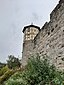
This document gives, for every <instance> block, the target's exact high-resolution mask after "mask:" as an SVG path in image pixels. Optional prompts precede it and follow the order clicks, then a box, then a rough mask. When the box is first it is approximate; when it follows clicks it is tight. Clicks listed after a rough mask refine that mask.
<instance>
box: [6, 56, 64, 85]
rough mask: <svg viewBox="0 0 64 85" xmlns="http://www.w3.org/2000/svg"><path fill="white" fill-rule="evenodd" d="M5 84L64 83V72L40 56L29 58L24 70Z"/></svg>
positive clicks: (48, 84)
mask: <svg viewBox="0 0 64 85" xmlns="http://www.w3.org/2000/svg"><path fill="white" fill-rule="evenodd" d="M5 85H64V73H63V72H59V71H57V70H56V68H55V66H53V65H49V63H48V61H47V59H44V60H41V59H40V57H39V56H37V57H35V58H34V57H31V59H29V61H28V64H27V66H26V69H25V70H24V71H23V72H19V73H18V72H17V73H15V74H14V75H13V76H12V77H11V78H10V79H9V80H8V81H6V82H5Z"/></svg>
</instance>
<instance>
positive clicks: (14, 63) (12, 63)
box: [7, 55, 21, 69]
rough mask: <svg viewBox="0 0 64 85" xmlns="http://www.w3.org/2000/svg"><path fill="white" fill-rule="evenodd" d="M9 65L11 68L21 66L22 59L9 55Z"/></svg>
mask: <svg viewBox="0 0 64 85" xmlns="http://www.w3.org/2000/svg"><path fill="white" fill-rule="evenodd" d="M7 65H8V67H9V68H10V69H15V68H20V65H21V63H20V61H19V59H18V58H16V57H14V56H13V55H10V56H8V60H7Z"/></svg>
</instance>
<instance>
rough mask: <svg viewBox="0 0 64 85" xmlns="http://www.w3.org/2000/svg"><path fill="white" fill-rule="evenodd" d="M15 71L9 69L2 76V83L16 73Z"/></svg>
mask: <svg viewBox="0 0 64 85" xmlns="http://www.w3.org/2000/svg"><path fill="white" fill-rule="evenodd" d="M14 72H15V71H13V70H8V71H6V72H5V73H4V75H2V76H1V77H0V83H3V82H4V81H5V80H7V79H8V78H9V77H10V76H11V75H12V74H14Z"/></svg>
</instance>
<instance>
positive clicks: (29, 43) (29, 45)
mask: <svg viewBox="0 0 64 85" xmlns="http://www.w3.org/2000/svg"><path fill="white" fill-rule="evenodd" d="M39 31H40V27H38V26H35V25H33V24H31V25H29V26H25V27H24V29H23V33H24V40H23V52H22V65H23V66H25V65H26V64H27V60H28V58H29V57H30V56H31V55H32V51H33V48H34V38H35V36H36V35H37V34H38V32H39Z"/></svg>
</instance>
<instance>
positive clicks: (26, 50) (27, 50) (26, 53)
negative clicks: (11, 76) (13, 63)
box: [21, 40, 34, 66]
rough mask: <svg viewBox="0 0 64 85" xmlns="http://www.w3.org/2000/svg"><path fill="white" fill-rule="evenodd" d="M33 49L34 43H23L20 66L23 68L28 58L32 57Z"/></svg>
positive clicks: (30, 41)
mask: <svg viewBox="0 0 64 85" xmlns="http://www.w3.org/2000/svg"><path fill="white" fill-rule="evenodd" d="M33 48H34V41H33V40H28V41H25V42H24V43H23V52H22V60H21V63H22V66H25V65H26V64H27V60H28V58H29V57H30V56H31V55H32V51H33Z"/></svg>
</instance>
